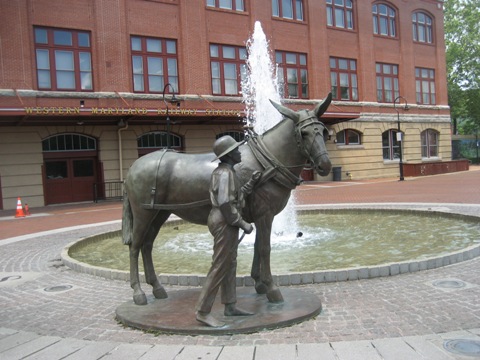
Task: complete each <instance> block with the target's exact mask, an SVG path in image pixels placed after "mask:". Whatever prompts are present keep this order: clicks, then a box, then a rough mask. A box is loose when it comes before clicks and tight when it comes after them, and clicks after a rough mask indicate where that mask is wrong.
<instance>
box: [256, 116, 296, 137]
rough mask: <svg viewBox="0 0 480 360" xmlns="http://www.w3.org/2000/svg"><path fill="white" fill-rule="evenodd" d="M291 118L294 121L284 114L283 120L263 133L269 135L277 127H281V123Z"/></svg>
mask: <svg viewBox="0 0 480 360" xmlns="http://www.w3.org/2000/svg"><path fill="white" fill-rule="evenodd" d="M287 120H290V121H293V120H292V119H290V118H288V117H285V116H283V117H282V120H281V121H279V122H278V123H276V124H275V125H274V126H272V127H271V128H270V129H268V130H266V131H265V132H264V133H263V134H262V135H267V134H268V133H269V132H270V131H273V130H275V129H276V128H277V127H279V126H280V125H281V124H283V123H284V122H285V121H287Z"/></svg>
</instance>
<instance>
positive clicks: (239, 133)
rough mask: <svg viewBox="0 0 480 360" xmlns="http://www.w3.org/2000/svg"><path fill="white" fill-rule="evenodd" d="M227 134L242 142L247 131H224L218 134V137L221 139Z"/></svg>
mask: <svg viewBox="0 0 480 360" xmlns="http://www.w3.org/2000/svg"><path fill="white" fill-rule="evenodd" d="M225 135H230V136H231V137H232V138H234V139H235V141H237V142H241V141H243V140H244V139H245V133H244V132H243V131H225V132H223V133H220V134H217V136H216V139H219V138H221V137H222V136H225Z"/></svg>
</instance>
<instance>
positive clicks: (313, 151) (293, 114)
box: [271, 93, 332, 176]
mask: <svg viewBox="0 0 480 360" xmlns="http://www.w3.org/2000/svg"><path fill="white" fill-rule="evenodd" d="M331 101H332V94H331V93H330V94H328V96H327V97H326V98H325V99H324V100H323V101H322V102H320V103H319V104H318V105H317V106H316V107H315V109H314V110H300V111H293V110H291V109H289V108H287V107H285V106H282V105H280V104H278V103H276V102H274V101H271V103H272V104H273V106H274V107H275V108H276V109H277V110H278V111H279V112H280V113H281V114H282V115H283V116H285V117H287V118H289V119H291V120H293V122H294V124H295V137H296V140H297V145H298V147H299V148H300V151H301V152H302V153H303V155H304V156H305V158H306V159H308V160H310V162H311V163H312V166H313V167H314V168H315V171H316V172H317V174H319V175H320V176H327V175H328V174H329V173H330V170H331V168H332V163H331V162H330V158H329V157H328V152H327V147H326V145H325V141H326V139H327V138H328V129H327V128H326V126H325V125H324V124H323V123H322V122H321V121H320V120H319V119H320V116H322V114H323V113H324V112H325V111H326V110H327V108H328V106H329V105H330V102H331Z"/></svg>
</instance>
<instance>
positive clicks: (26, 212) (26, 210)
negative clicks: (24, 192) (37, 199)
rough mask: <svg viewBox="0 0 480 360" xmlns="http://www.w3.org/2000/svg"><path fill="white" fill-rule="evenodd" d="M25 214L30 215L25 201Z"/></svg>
mask: <svg viewBox="0 0 480 360" xmlns="http://www.w3.org/2000/svg"><path fill="white" fill-rule="evenodd" d="M25 215H26V216H28V215H30V209H29V208H28V204H27V203H25Z"/></svg>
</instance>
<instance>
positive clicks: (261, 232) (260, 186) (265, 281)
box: [122, 94, 331, 305]
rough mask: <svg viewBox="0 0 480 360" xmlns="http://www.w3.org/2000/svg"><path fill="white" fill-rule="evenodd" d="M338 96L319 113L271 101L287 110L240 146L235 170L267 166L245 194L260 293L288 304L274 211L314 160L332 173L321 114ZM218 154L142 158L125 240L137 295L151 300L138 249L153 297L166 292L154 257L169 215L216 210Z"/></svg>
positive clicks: (126, 211) (196, 217) (140, 301)
mask: <svg viewBox="0 0 480 360" xmlns="http://www.w3.org/2000/svg"><path fill="white" fill-rule="evenodd" d="M330 102H331V94H329V95H328V96H327V97H326V98H325V99H324V100H323V101H322V102H320V103H319V104H317V106H316V107H315V109H314V110H313V111H311V110H300V111H298V112H297V111H293V110H291V109H289V108H287V107H285V106H282V105H280V104H277V103H274V102H272V104H273V106H274V107H275V108H276V109H277V110H278V111H279V112H280V113H281V114H282V115H283V116H284V118H283V120H282V121H281V122H279V123H278V124H277V125H275V126H274V127H272V128H271V129H269V130H267V131H266V132H265V133H264V134H263V135H256V134H253V136H251V137H250V138H249V139H248V140H247V142H246V143H245V144H243V145H241V146H240V147H239V150H240V152H241V156H242V162H241V163H240V164H238V165H236V172H237V174H238V176H239V177H240V179H241V181H242V183H246V182H247V181H248V180H249V179H250V178H251V176H252V173H253V172H254V171H260V172H262V175H261V178H260V180H259V181H258V182H257V184H256V187H255V189H254V191H253V192H252V193H251V194H250V195H249V196H248V197H247V198H246V206H245V208H244V210H243V213H244V215H243V217H244V219H245V220H246V221H248V222H250V223H255V228H256V237H255V246H254V249H255V250H254V256H253V262H252V269H251V276H252V278H253V279H254V281H255V289H256V291H257V293H259V294H266V295H267V298H268V300H269V301H270V302H282V301H283V297H282V294H281V292H280V290H279V289H278V287H277V286H276V285H275V284H274V281H273V278H272V273H271V269H270V248H271V247H270V234H271V230H272V222H273V218H274V216H275V215H277V214H278V213H280V212H281V211H282V210H283V208H284V207H285V206H286V204H287V202H288V199H289V197H290V193H291V191H292V190H293V189H294V188H295V187H296V186H297V185H299V184H300V182H301V179H300V178H299V176H300V173H301V171H302V169H303V168H304V166H305V165H306V163H307V161H310V162H311V164H312V166H313V167H314V169H315V170H316V172H317V173H318V174H319V175H321V176H326V175H328V174H329V172H330V169H331V163H330V159H329V157H328V153H327V150H326V146H325V139H326V137H327V136H328V130H327V128H326V127H325V125H324V124H323V123H322V122H320V120H319V118H320V116H321V115H322V114H323V113H324V112H325V111H326V110H327V108H328V106H329V104H330ZM214 158H215V155H214V154H213V153H207V154H183V153H177V152H174V151H166V150H160V151H156V152H153V153H150V154H148V155H145V156H143V157H141V158H139V159H138V160H136V161H135V162H134V163H133V165H132V167H131V168H130V170H129V172H128V175H127V178H126V180H125V194H124V200H123V219H122V230H123V243H124V244H127V245H128V246H129V250H130V285H131V287H132V289H133V300H134V302H135V304H137V305H145V304H146V303H147V298H146V296H145V293H144V292H143V290H142V289H141V287H140V280H139V272H138V255H139V253H140V251H141V253H142V258H143V263H144V268H145V278H146V281H147V283H148V284H150V285H151V286H152V287H153V295H154V296H155V297H156V298H158V299H161V298H166V297H167V293H166V291H165V289H164V288H163V286H162V285H161V284H160V282H159V280H158V278H157V275H156V273H155V269H154V267H153V262H152V247H153V242H154V240H155V238H156V236H157V234H158V232H159V231H160V228H161V226H162V225H163V224H164V223H165V221H167V219H168V217H169V216H170V214H175V215H177V216H179V217H180V218H182V219H185V220H187V221H189V222H192V223H195V224H203V225H206V224H207V218H208V214H209V212H210V209H211V205H210V199H209V191H208V189H209V184H210V176H211V174H212V172H213V170H214V169H215V167H216V166H217V164H216V163H215V162H212V160H213V159H214Z"/></svg>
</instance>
